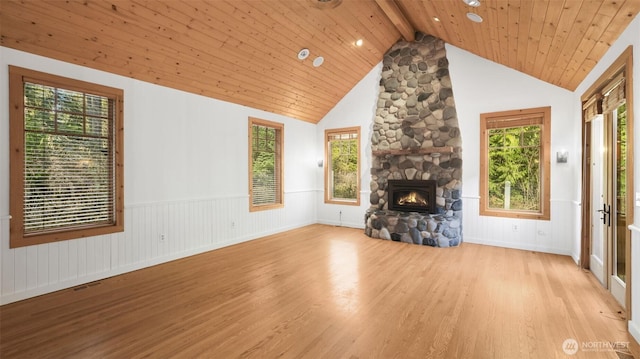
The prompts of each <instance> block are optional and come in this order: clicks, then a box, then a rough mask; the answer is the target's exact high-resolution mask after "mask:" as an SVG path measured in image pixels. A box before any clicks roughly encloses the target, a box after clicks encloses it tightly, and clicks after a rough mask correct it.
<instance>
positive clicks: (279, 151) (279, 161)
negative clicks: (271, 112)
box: [248, 117, 284, 212]
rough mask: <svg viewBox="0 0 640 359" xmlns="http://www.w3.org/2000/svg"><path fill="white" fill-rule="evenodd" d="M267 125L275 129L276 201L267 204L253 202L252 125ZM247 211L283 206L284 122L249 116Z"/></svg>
mask: <svg viewBox="0 0 640 359" xmlns="http://www.w3.org/2000/svg"><path fill="white" fill-rule="evenodd" d="M254 125H256V126H263V127H269V128H272V129H274V130H275V131H276V149H275V152H276V159H275V161H276V162H275V166H276V169H275V172H276V176H277V177H278V179H277V180H276V194H275V195H276V201H275V202H274V203H268V204H258V205H256V204H253V197H254V194H253V156H252V155H253V126H254ZM248 129H249V131H248V132H249V134H248V138H249V156H248V160H249V171H248V172H249V212H256V211H266V210H270V209H276V208H283V207H284V159H283V154H284V124H282V123H279V122H273V121H268V120H263V119H259V118H256V117H249V128H248Z"/></svg>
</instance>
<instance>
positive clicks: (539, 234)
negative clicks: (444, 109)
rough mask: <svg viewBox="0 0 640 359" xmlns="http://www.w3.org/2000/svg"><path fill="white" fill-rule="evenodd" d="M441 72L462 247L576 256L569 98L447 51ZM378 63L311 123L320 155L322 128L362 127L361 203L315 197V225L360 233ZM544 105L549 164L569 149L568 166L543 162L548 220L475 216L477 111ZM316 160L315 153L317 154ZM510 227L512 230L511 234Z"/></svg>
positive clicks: (576, 136)
mask: <svg viewBox="0 0 640 359" xmlns="http://www.w3.org/2000/svg"><path fill="white" fill-rule="evenodd" d="M446 49H447V58H448V59H449V71H450V73H451V80H452V84H453V93H454V97H455V101H456V108H457V111H458V120H459V124H460V129H461V133H462V147H463V191H462V194H463V200H464V204H463V216H464V230H463V236H464V240H465V241H466V242H472V243H482V244H489V245H497V246H504V247H511V248H522V249H530V250H538V251H544V252H552V253H559V254H567V255H572V256H574V258H576V260H577V258H578V253H579V246H578V244H579V237H578V235H579V233H577V232H576V229H575V228H574V227H575V226H571V225H567V223H574V221H575V220H576V218H577V217H576V216H579V214H580V208H579V202H578V199H579V191H578V190H577V189H576V185H575V184H576V182H579V181H580V176H579V174H580V172H579V171H580V153H579V152H578V151H579V149H580V127H579V126H580V123H579V122H578V123H577V124H576V123H574V121H573V118H574V113H573V112H574V103H573V101H574V97H573V94H572V93H571V92H570V91H567V90H564V89H561V88H559V87H556V86H553V85H550V84H548V83H545V82H542V81H540V80H537V79H534V78H532V77H530V76H527V75H524V74H522V73H520V72H517V71H514V70H511V69H509V68H507V67H504V66H501V65H498V64H495V63H493V62H490V61H487V60H484V59H482V58H480V57H478V56H475V55H473V54H471V53H469V52H466V51H463V50H461V49H459V48H456V47H454V46H450V45H447V46H446ZM380 66H381V65H378V66H377V67H376V68H374V69H373V70H372V71H371V72H370V73H369V74H368V75H367V76H366V77H365V78H364V79H363V80H362V81H361V82H360V83H359V84H358V85H357V86H356V87H355V88H354V89H353V90H352V91H351V92H350V93H349V94H348V95H347V96H345V98H344V99H343V100H342V101H341V102H340V103H339V104H338V105H337V106H336V107H335V108H334V109H333V110H332V111H331V112H330V113H329V114H328V115H327V116H325V117H324V118H323V119H322V121H320V123H319V124H318V134H317V139H318V140H317V141H318V149H319V150H320V151H322V143H323V138H322V133H323V131H324V129H325V128H335V127H345V126H357V125H359V126H361V127H362V140H363V143H362V145H363V146H362V148H363V153H362V156H363V161H362V173H363V177H362V193H361V196H362V203H361V206H360V207H352V208H346V207H348V206H338V205H331V204H324V203H322V198H323V197H322V190H319V191H320V194H319V195H318V202H319V206H318V220H319V221H320V222H322V223H329V224H337V223H336V221H337V218H338V217H337V216H338V214H337V213H338V212H339V211H341V210H342V211H343V224H345V225H349V226H353V227H358V228H361V227H363V226H364V217H363V215H364V212H365V211H366V209H367V208H369V206H370V203H369V194H370V190H369V182H370V169H371V146H370V144H369V140H370V138H371V128H372V124H373V118H374V114H375V104H376V102H377V89H378V84H379V79H380V71H381V67H380ZM542 106H551V123H552V130H551V152H552V159H555V153H556V152H557V151H558V150H560V149H566V150H569V163H567V164H556V163H555V160H554V161H552V164H551V221H534V220H518V219H505V218H496V217H480V216H479V211H478V208H479V206H478V202H479V178H478V173H479V167H478V161H479V157H478V156H479V148H480V132H479V131H480V126H479V121H480V114H481V113H484V112H494V111H504V110H514V109H522V108H530V107H542ZM317 156H318V158H322V152H318V155H317ZM317 178H318V180H317V181H318V182H317V183H318V185H319V186H320V187H321V186H322V171H321V169H318V177H317ZM345 212H346V214H347V215H346V218H345ZM513 226H516V227H517V231H514V230H513Z"/></svg>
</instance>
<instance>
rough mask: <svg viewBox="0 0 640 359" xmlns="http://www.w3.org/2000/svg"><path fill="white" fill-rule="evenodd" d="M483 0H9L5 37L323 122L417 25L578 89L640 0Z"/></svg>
mask: <svg viewBox="0 0 640 359" xmlns="http://www.w3.org/2000/svg"><path fill="white" fill-rule="evenodd" d="M480 3H481V5H480V6H479V7H471V6H469V5H467V4H465V3H464V2H463V1H462V0H206V1H202V0H182V1H180V0H152V1H144V0H126V1H125V0H112V1H108V0H80V1H75V0H69V1H61V0H49V1H33V0H23V1H14V0H0V26H1V28H0V35H1V41H0V44H1V45H2V46H5V47H10V48H14V49H18V50H22V51H26V52H30V53H34V54H38V55H43V56H47V57H50V58H54V59H59V60H63V61H67V62H71V63H75V64H79V65H84V66H88V67H91V68H95V69H99V70H104V71H107V72H111V73H115V74H119V75H123V76H128V77H132V78H136V79H139V80H143V81H148V82H151V83H156V84H159V85H163V86H168V87H172V88H176V89H180V90H184V91H188V92H192V93H196V94H200V95H204V96H208V97H212V98H216V99H221V100H225V101H229V102H233V103H237V104H241V105H245V106H250V107H253V108H258V109H262V110H266V111H270V112H273V113H278V114H282V115H286V116H291V117H294V118H298V119H301V120H304V121H308V122H312V123H317V122H318V121H319V120H320V119H321V118H322V117H323V116H324V115H325V114H326V113H327V112H328V111H329V110H330V109H331V108H332V107H333V106H334V105H335V104H336V103H337V102H338V101H339V100H340V99H341V98H342V97H343V96H344V95H345V94H346V93H347V92H348V91H349V90H350V89H351V88H353V86H354V85H355V84H356V83H358V81H360V80H361V79H362V78H363V76H365V75H366V74H367V73H368V72H369V71H370V70H371V69H372V68H373V67H374V66H375V65H376V64H378V63H379V62H380V61H381V60H382V57H383V55H384V53H385V52H386V51H387V50H388V49H389V48H390V47H391V46H392V45H393V44H394V43H395V42H396V41H398V40H400V39H402V38H404V39H408V40H410V39H411V37H412V36H413V33H414V32H415V31H422V32H423V33H426V34H431V35H434V36H437V37H440V38H442V39H443V40H444V41H445V42H447V43H449V44H452V45H454V46H456V47H459V48H462V49H464V50H467V51H469V52H471V53H474V54H476V55H479V56H481V57H483V58H486V59H488V60H491V61H494V62H496V63H499V64H503V65H505V66H508V67H510V68H513V69H516V70H518V71H521V72H524V73H526V74H529V75H531V76H534V77H536V78H539V79H541V80H543V81H546V82H548V83H551V84H554V85H557V86H560V87H563V88H566V89H569V90H574V89H575V88H576V87H577V86H578V85H579V84H580V82H581V81H582V80H583V79H584V78H585V76H586V75H587V74H588V73H589V71H590V70H591V69H592V68H593V66H594V65H595V64H596V63H597V62H598V60H599V59H600V58H601V57H602V56H603V55H604V53H605V52H606V51H607V49H608V48H609V47H610V46H611V44H612V43H613V42H614V41H615V40H616V39H617V38H618V36H619V35H620V34H621V33H622V31H623V30H624V29H625V28H626V27H627V26H628V25H629V23H630V22H631V21H632V20H633V18H634V17H635V16H636V15H637V14H638V12H639V11H640V0H615V1H613V0H604V1H602V0H480ZM468 12H473V13H476V14H478V15H480V16H481V17H482V18H483V19H484V21H483V22H481V23H475V22H472V21H470V20H469V19H468V18H467V13H468ZM436 18H437V20H436ZM358 39H362V40H363V45H362V46H360V47H359V46H356V45H355V42H356V40H358ZM302 48H307V49H309V51H310V56H309V57H308V58H306V59H305V60H299V59H298V57H297V54H298V52H299V51H300V50H301V49H302ZM318 56H322V57H323V58H324V63H323V64H322V65H321V66H319V67H315V66H314V64H313V62H314V59H316V57H318ZM16 65H20V64H16Z"/></svg>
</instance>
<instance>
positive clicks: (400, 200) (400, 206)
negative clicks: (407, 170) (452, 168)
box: [387, 180, 438, 213]
mask: <svg viewBox="0 0 640 359" xmlns="http://www.w3.org/2000/svg"><path fill="white" fill-rule="evenodd" d="M437 185H438V184H437V182H436V181H434V180H387V191H388V192H389V195H388V197H389V210H392V211H402V212H426V213H437V212H436V187H437Z"/></svg>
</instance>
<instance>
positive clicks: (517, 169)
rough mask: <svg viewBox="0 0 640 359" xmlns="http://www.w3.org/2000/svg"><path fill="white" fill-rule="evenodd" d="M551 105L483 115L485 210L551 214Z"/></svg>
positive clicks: (543, 216) (518, 214)
mask: <svg viewBox="0 0 640 359" xmlns="http://www.w3.org/2000/svg"><path fill="white" fill-rule="evenodd" d="M550 116H551V109H550V108H549V107H540V108H533V109H525V110H515V111H505V112H495V113H487V114H481V115H480V120H481V137H480V147H481V151H480V172H481V174H480V191H481V193H480V214H481V215H489V216H502V217H517V218H531V219H549V218H550V211H549V178H550V173H549V171H550V165H549V163H550V160H549V146H550V121H551V119H550Z"/></svg>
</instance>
